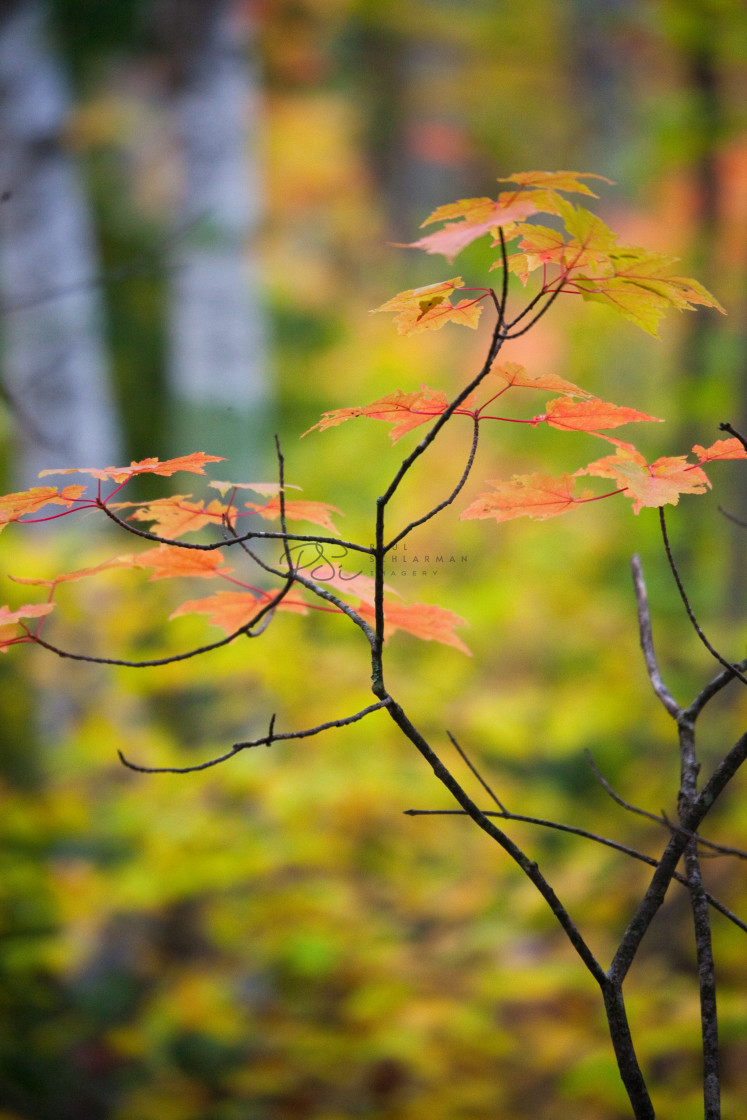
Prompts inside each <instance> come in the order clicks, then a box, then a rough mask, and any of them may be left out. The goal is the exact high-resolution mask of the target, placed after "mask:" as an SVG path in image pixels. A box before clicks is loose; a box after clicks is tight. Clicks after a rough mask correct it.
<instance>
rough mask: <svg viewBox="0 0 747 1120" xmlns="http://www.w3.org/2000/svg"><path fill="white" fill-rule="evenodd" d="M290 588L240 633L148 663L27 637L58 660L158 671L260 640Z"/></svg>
mask: <svg viewBox="0 0 747 1120" xmlns="http://www.w3.org/2000/svg"><path fill="white" fill-rule="evenodd" d="M291 586H292V581H290V582H289V584H288V586H287V587H284V588H282V589H281V590H280V591H279V592H278V594H277V595H276V596H275V597H274V598H273V600H272V602H270V603H266V604H265V605H264V607H262V609H261V610H259V611H258V612H257V614H256V615H255V617H254V618H253V619H252V620H251V622H248V623H246V625H244V626H241V627H239V629H238V630H234V632H233V633H232V634H229V635H228V636H227V637H226V638H219V639H218V641H216V642H209V643H208V644H207V645H204V646H198V647H197V649H190V650H187V651H186V653H172V654H169V655H168V656H166V657H154V658H151V659H150V660H148V661H129V660H127V659H126V658H117V657H96V656H94V655H93V654H89V653H72V652H71V651H70V650H67V649H62V648H61V647H60V646H56V645H53V644H52V642H48V641H46V640H45V639H44V638H40V637H39V635H38V634H31V633H30V632H28V634H29V638H30V640H31V641H32V642H34V643H35V644H36V645H38V646H42V648H43V649H46V650H49V652H50V653H54V654H56V655H57V657H63V658H66V659H67V660H68V661H88V662H90V663H91V664H92V665H121V666H124V667H125V668H127V669H155V668H157V667H158V666H159V665H172V664H173V663H174V662H177V661H188V660H189V658H191V657H200V656H201V654H203V653H211V652H212V651H213V650H214V649H220V648H221V647H222V646H227V645H230V644H231V642H235V641H236V639H237V638H240V637H241V635H242V634H244V635H246V637H247V638H258V637H259V636H260V635H261V634H263V633H264V632H265V630H266V629H267V627H268V626H269V624H270V622H271V621H272V613H271V612H272V611H274V609H275V607H276V606H277V604H278V603H279V602H280V600H281V599H282V598H284V597H285V595H286V594H287V592H288V591H289V589H290V587H291ZM260 620H261V625H260V626H259V628H258V629H257V630H256V631H255V629H254V628H255V626H256V625H257V623H258V622H260Z"/></svg>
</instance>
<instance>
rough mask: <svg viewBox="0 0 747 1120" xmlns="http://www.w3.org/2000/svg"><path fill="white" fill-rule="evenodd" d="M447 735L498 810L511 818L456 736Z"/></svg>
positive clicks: (448, 732) (449, 733)
mask: <svg viewBox="0 0 747 1120" xmlns="http://www.w3.org/2000/svg"><path fill="white" fill-rule="evenodd" d="M446 734H447V735H448V736H449V739H450V740H451V745H452V746H453V747H454V750H455V751H456V752H457V754H458V755H459V757H460V758H461V760H462V762H464V763H465V764H466V765H467V766H468V767H469V768H470V770H471V771H472V773H473V774H474V775H475V777H476V778H477V780H478V782H479V783H480V785H481V786H482V788H483V789H484V790H485V792H486V793H487V795H488V797H489V798H490V800H491V801H492V802H493V804H494V805H497V806H498V808H499V809H500V811H501V813H502V815H503V816H506V817H507V816H509V815H510V814H509V812H508V809H507V808H506V806H505V805H504V804H503V803H502V802H501V801H499V800H498V797H497V796H496V794H495V793H494V792H493V790H492V789H491V788H490V786H489V785H488V783H487V782H486V780H485V778H484V777H483V776H482V774H481V773H480V771H479V770H478V769H477V767H476V766H475V764H474V763H473V762H472V761H471V760H470V759H469V758H468V756H467V752H466V751H465V750H464V748H463V747H460V745H459V743H457V741H456V739H455V738H454V736H453V735H452V734H451V732H450V731H447V732H446Z"/></svg>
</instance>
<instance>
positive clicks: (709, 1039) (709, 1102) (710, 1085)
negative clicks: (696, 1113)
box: [685, 842, 721, 1120]
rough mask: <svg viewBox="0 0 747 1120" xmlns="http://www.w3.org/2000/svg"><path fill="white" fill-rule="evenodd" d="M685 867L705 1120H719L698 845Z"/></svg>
mask: <svg viewBox="0 0 747 1120" xmlns="http://www.w3.org/2000/svg"><path fill="white" fill-rule="evenodd" d="M685 867H686V869H687V882H688V888H689V892H690V905H691V908H692V914H693V927H694V932H695V947H696V955H697V961H698V988H699V991H700V1025H701V1037H702V1043H703V1105H704V1117H705V1120H719V1117H720V1116H721V1074H720V1058H719V1042H718V1014H717V1008H716V979H715V976H716V974H715V964H714V960H713V942H712V938H711V920H710V915H709V913H708V895H707V893H706V891H705V889H704V887H703V878H702V875H701V870H700V860H699V858H698V851H697V847H696V845H695V844H694V843H692V842H691V843H690V844H688V846H687V848H686V850H685Z"/></svg>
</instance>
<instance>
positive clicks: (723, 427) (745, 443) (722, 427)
mask: <svg viewBox="0 0 747 1120" xmlns="http://www.w3.org/2000/svg"><path fill="white" fill-rule="evenodd" d="M719 431H722V432H728V433H729V435H730V436H734V438H735V439H738V440H739V442H740V443H741V445H742V447H743V448H744V449H745V451H747V437H746V436H743V435H742V433H741V432H738V431H737V429H736V428H732V426H731V424H728V423H723V424H719Z"/></svg>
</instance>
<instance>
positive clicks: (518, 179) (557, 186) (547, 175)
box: [498, 171, 614, 198]
mask: <svg viewBox="0 0 747 1120" xmlns="http://www.w3.org/2000/svg"><path fill="white" fill-rule="evenodd" d="M582 179H598V180H599V181H600V182H602V183H608V184H609V185H610V186H614V180H613V179H606V178H605V177H604V175H595V174H594V173H593V172H591V171H519V172H518V173H517V174H515V175H509V176H508V178H507V179H499V180H498V182H499V183H518V184H519V186H522V187H540V188H544V189H550V190H556V191H567V192H568V193H569V194H588V195H591V196H592V197H593V198H597V197H598V195H596V194H594V191H593V190H592V189H591V187H588V186H587V185H586V183H582V182H581V180H582Z"/></svg>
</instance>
